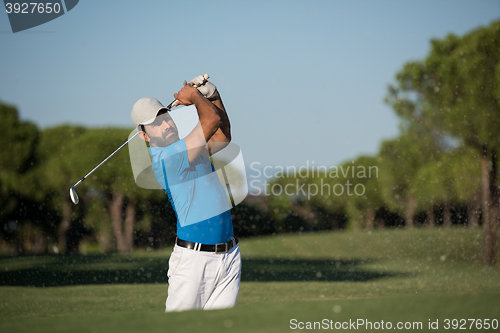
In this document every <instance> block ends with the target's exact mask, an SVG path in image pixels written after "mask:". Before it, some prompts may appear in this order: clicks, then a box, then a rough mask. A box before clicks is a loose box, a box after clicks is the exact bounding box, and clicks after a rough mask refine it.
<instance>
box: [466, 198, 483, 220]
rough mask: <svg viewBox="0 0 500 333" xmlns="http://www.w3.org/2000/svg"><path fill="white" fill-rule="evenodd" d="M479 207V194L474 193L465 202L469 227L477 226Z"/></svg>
mask: <svg viewBox="0 0 500 333" xmlns="http://www.w3.org/2000/svg"><path fill="white" fill-rule="evenodd" d="M480 209H481V196H480V195H479V194H475V195H474V196H473V197H472V199H471V200H470V201H469V202H468V204H467V222H468V223H469V227H472V228H477V227H479V213H480Z"/></svg>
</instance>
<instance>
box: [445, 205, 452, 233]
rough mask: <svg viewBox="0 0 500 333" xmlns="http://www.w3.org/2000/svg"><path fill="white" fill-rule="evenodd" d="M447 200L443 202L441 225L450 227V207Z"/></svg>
mask: <svg viewBox="0 0 500 333" xmlns="http://www.w3.org/2000/svg"><path fill="white" fill-rule="evenodd" d="M450 206H451V205H450V203H449V202H445V203H444V204H443V225H444V226H445V227H451V207H450Z"/></svg>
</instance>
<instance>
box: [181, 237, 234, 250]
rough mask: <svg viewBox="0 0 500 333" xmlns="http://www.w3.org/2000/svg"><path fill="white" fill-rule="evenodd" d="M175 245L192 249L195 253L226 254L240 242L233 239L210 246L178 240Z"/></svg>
mask: <svg viewBox="0 0 500 333" xmlns="http://www.w3.org/2000/svg"><path fill="white" fill-rule="evenodd" d="M175 243H176V244H177V245H179V246H181V247H185V248H186V249H191V250H195V251H203V252H215V253H224V252H227V251H229V250H231V249H232V248H233V247H235V246H236V244H238V240H237V239H235V238H233V239H231V240H230V241H229V242H227V243H219V244H215V245H209V244H201V243H195V242H190V241H185V240H183V239H180V238H177V240H176V241H175Z"/></svg>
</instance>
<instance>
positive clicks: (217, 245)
mask: <svg viewBox="0 0 500 333" xmlns="http://www.w3.org/2000/svg"><path fill="white" fill-rule="evenodd" d="M219 245H225V250H224V251H217V250H218V248H219ZM224 252H227V243H219V244H215V253H216V254H217V253H224Z"/></svg>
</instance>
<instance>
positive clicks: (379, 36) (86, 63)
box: [0, 0, 500, 166]
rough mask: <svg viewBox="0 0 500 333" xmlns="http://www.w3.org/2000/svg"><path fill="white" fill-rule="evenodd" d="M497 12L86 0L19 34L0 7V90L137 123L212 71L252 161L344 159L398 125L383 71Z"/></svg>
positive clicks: (373, 147) (430, 4)
mask: <svg viewBox="0 0 500 333" xmlns="http://www.w3.org/2000/svg"><path fill="white" fill-rule="evenodd" d="M28 2H29V1H28ZM499 16H500V1H497V0H491V1H486V0H485V1H472V0H470V1H460V0H452V1H432V0H427V1H417V0H405V1H403V0H401V1H395V0H394V1H381V0H377V1H372V0H370V1H368V0H366V1H360V0H357V1H347V0H346V1H314V0H312V1H256V0H254V1H152V0H151V1H147V0H146V1H138V0H135V1H131V0H120V1H118V0H115V1H97V0H81V1H80V3H79V4H78V5H77V6H76V7H75V8H74V9H73V10H72V11H70V12H69V13H67V14H65V15H63V16H61V17H60V18H58V19H56V20H53V21H51V22H48V23H46V24H44V25H41V26H38V27H35V28H33V29H30V30H27V31H25V32H19V33H16V34H13V33H12V32H11V30H10V25H9V22H8V18H7V14H6V13H5V12H2V13H0V45H1V46H0V47H1V52H0V57H1V58H0V60H1V61H0V100H2V101H4V102H7V103H9V104H13V105H15V106H17V107H18V109H19V111H20V115H21V118H22V119H24V120H29V121H33V122H34V123H36V124H37V125H38V126H39V127H40V128H47V127H52V126H56V125H60V124H64V123H70V124H81V125H85V126H92V127H97V126H99V127H101V126H114V127H125V128H130V129H132V123H131V121H130V111H131V108H132V105H133V104H134V103H135V102H136V101H137V100H138V99H139V98H141V97H146V96H150V97H156V98H158V99H159V100H160V101H162V102H164V104H165V105H167V104H168V103H170V102H171V101H172V100H173V96H172V95H173V93H175V92H177V91H178V90H179V89H180V88H181V87H182V81H183V80H185V79H186V80H190V79H191V78H193V77H194V76H196V75H200V74H204V73H209V74H210V76H211V80H212V81H213V82H214V83H215V84H216V85H217V86H218V88H219V90H220V92H221V95H222V98H223V100H224V102H225V105H226V108H227V110H228V113H229V116H230V119H231V124H232V130H233V141H234V142H235V143H237V144H238V145H240V146H241V148H242V152H243V156H244V159H245V162H246V164H247V165H249V164H250V163H252V162H260V163H261V165H262V166H264V165H273V166H277V165H280V166H301V165H305V164H306V163H307V162H308V161H309V163H312V161H314V164H315V165H326V166H331V165H338V164H340V163H342V162H344V161H348V160H350V159H353V158H355V157H357V156H359V155H361V154H376V153H377V151H378V148H379V145H380V143H381V141H382V140H384V139H387V138H391V137H394V136H396V135H397V133H398V120H397V118H396V117H395V115H394V113H393V111H392V110H391V109H390V108H389V107H388V106H387V105H385V104H384V102H383V99H384V96H385V94H386V92H387V85H388V84H389V83H391V82H394V77H395V74H396V73H397V71H398V70H400V69H401V68H402V66H403V65H404V64H405V63H406V62H408V61H411V60H417V59H422V58H424V57H425V56H426V54H427V53H428V51H429V45H430V44H429V41H430V39H431V38H443V37H445V36H446V35H447V34H448V33H455V34H458V35H462V34H464V33H466V32H468V31H470V30H471V29H474V28H476V27H478V26H481V25H487V24H489V23H490V22H492V21H493V20H496V19H498V18H499ZM126 139H127V138H124V141H125V140H126Z"/></svg>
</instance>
